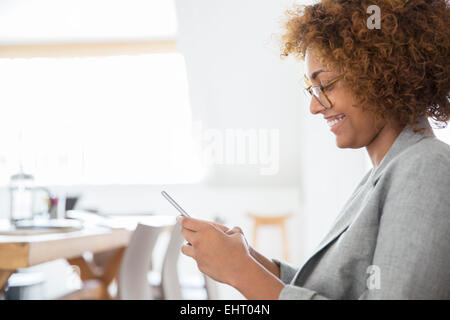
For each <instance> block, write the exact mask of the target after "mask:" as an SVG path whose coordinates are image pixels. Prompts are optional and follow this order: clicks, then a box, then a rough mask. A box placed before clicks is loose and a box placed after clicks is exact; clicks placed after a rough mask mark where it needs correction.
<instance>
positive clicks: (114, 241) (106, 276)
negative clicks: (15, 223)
mask: <svg viewBox="0 0 450 320" xmlns="http://www.w3.org/2000/svg"><path fill="white" fill-rule="evenodd" d="M141 220H144V221H141ZM137 222H143V223H146V224H150V225H161V223H163V224H166V225H168V226H170V225H173V223H174V222H175V217H166V216H150V217H146V218H145V219H139V221H135V223H137ZM135 225H136V224H134V226H135ZM133 231H134V228H133V226H132V225H131V226H130V223H128V224H124V228H121V229H119V228H113V229H111V228H107V227H85V228H83V229H82V230H79V231H74V232H67V233H52V234H40V235H21V236H17V235H0V290H3V289H4V288H5V285H6V284H7V281H8V278H9V277H10V276H11V275H12V274H13V273H14V272H15V271H16V269H19V268H27V267H31V266H34V265H37V264H40V263H44V262H48V261H52V260H57V259H67V261H68V263H69V264H70V265H76V266H77V267H78V268H79V270H80V277H81V280H82V281H83V283H84V284H86V285H87V286H86V287H88V289H89V287H90V288H91V289H92V286H90V285H88V284H92V282H95V283H96V284H97V286H95V289H93V290H91V291H90V292H91V293H87V294H86V293H84V292H82V291H80V292H79V293H75V294H69V295H67V296H65V297H63V298H65V299H110V298H111V297H110V296H109V294H108V290H107V289H108V287H109V285H110V283H111V282H112V281H113V280H114V278H115V277H116V276H117V272H118V270H119V267H120V261H121V258H122V255H123V253H124V251H125V248H126V247H127V245H128V242H129V240H130V237H131V235H132V233H133ZM85 252H92V253H94V254H95V253H102V252H109V253H111V254H110V257H109V259H107V261H106V263H105V264H104V266H103V267H102V268H101V270H99V268H94V267H93V266H92V264H90V263H88V262H87V261H86V260H85V259H84V258H83V254H84V253H85ZM88 292H89V290H88ZM92 292H93V293H94V294H92Z"/></svg>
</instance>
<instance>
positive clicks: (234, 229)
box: [225, 227, 244, 235]
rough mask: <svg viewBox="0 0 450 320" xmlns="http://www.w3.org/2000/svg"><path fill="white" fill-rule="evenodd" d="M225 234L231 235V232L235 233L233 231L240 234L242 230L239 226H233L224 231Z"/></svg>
mask: <svg viewBox="0 0 450 320" xmlns="http://www.w3.org/2000/svg"><path fill="white" fill-rule="evenodd" d="M225 233H226V234H227V235H232V234H235V233H241V234H244V233H243V232H242V229H241V228H239V227H234V228H233V229H229V230H228V231H227V232H225Z"/></svg>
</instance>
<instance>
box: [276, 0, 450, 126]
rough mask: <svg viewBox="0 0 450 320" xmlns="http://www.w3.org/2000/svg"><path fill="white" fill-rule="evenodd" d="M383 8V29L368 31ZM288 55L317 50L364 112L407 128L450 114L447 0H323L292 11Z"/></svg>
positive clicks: (440, 122)
mask: <svg viewBox="0 0 450 320" xmlns="http://www.w3.org/2000/svg"><path fill="white" fill-rule="evenodd" d="M371 5H377V6H378V7H379V8H380V13H381V19H380V22H381V23H380V27H381V28H380V29H369V28H368V24H367V23H368V19H369V17H370V16H371V12H370V11H369V12H370V13H367V8H368V7H369V6H371ZM286 17H287V20H286V21H285V23H284V27H285V32H284V33H283V34H282V37H281V40H282V48H281V50H282V56H288V55H292V56H294V57H296V58H301V59H304V58H305V54H306V49H307V48H310V49H312V50H314V52H315V53H316V54H318V56H319V58H320V59H321V60H322V61H323V62H324V64H325V65H326V66H327V68H329V69H330V70H334V71H337V72H340V73H342V74H343V75H344V81H345V83H346V85H347V86H348V88H351V90H352V92H353V93H354V94H355V96H356V97H357V98H358V100H359V101H360V103H361V107H362V108H363V109H364V110H369V111H371V112H373V113H374V114H375V115H376V117H377V118H380V117H381V118H382V119H386V120H390V121H392V120H394V121H396V122H397V123H398V124H400V125H402V126H403V125H407V124H410V125H412V126H413V128H414V131H418V129H417V126H416V123H417V122H418V120H419V118H422V117H423V116H426V117H429V118H431V119H432V120H433V122H434V124H435V125H436V126H437V127H446V125H447V121H448V120H449V118H450V72H449V71H450V7H449V3H448V0H409V1H408V0H322V1H321V2H319V3H316V4H313V5H306V6H305V5H296V6H294V7H292V8H290V9H289V10H287V11H286Z"/></svg>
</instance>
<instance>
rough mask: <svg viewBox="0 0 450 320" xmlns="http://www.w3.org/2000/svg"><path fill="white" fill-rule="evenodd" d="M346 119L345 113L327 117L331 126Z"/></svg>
mask: <svg viewBox="0 0 450 320" xmlns="http://www.w3.org/2000/svg"><path fill="white" fill-rule="evenodd" d="M344 119H345V114H340V115H337V116H334V117H329V118H327V124H328V126H329V127H333V126H334V125H336V124H337V123H339V122H341V121H342V120H344Z"/></svg>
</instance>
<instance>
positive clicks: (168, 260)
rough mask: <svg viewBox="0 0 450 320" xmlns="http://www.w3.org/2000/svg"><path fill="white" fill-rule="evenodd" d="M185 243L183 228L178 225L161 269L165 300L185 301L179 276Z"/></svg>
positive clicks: (173, 229) (168, 245)
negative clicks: (181, 253)
mask: <svg viewBox="0 0 450 320" xmlns="http://www.w3.org/2000/svg"><path fill="white" fill-rule="evenodd" d="M183 241H184V238H183V235H182V234H181V226H180V224H179V223H177V224H175V225H174V226H173V228H172V232H171V235H170V239H169V243H168V244H167V249H166V254H165V256H164V260H163V264H162V269H161V289H162V295H163V299H165V300H181V299H183V295H182V293H181V284H180V278H179V276H178V258H179V257H180V252H181V245H182V244H183Z"/></svg>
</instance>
